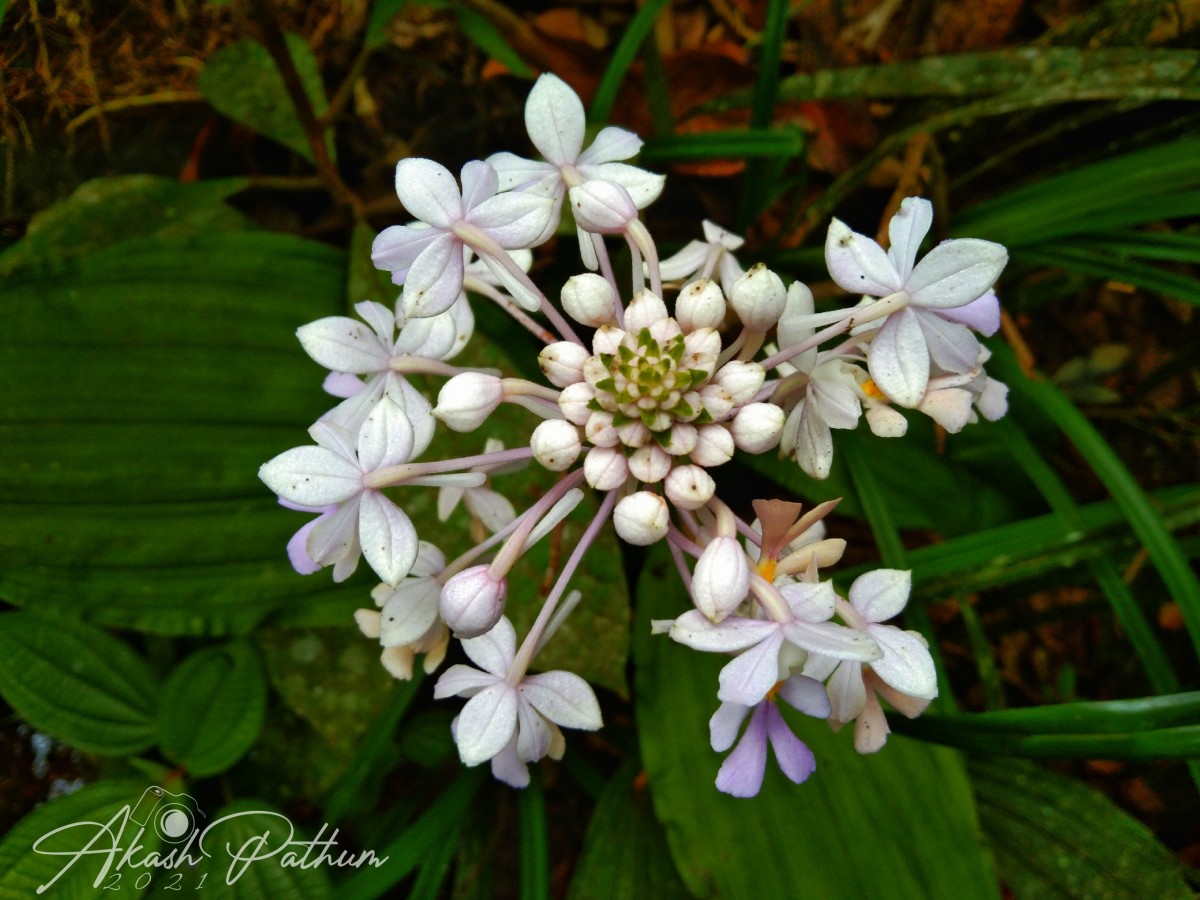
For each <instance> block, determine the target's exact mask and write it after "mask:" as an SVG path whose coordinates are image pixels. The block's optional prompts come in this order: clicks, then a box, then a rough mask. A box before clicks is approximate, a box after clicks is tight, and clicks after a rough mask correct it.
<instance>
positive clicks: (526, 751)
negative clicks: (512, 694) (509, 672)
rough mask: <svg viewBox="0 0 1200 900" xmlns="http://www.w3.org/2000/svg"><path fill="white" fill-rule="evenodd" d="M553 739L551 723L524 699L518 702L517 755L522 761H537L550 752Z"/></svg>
mask: <svg viewBox="0 0 1200 900" xmlns="http://www.w3.org/2000/svg"><path fill="white" fill-rule="evenodd" d="M519 691H520V689H519V688H518V692H519ZM552 739H553V738H552V735H551V732H550V723H549V722H547V721H546V720H545V719H544V718H542V717H541V716H540V715H539V714H538V712H537V710H535V709H534V708H533V707H532V706H530V705H529V704H528V703H526V702H524V700H523V699H522V701H521V702H519V703H518V704H517V757H518V758H519V759H520V760H521V762H537V761H538V760H539V759H541V758H542V757H543V756H545V755H546V754H547V753H549V752H550V743H551V740H552Z"/></svg>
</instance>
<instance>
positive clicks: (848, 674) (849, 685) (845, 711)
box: [829, 661, 867, 722]
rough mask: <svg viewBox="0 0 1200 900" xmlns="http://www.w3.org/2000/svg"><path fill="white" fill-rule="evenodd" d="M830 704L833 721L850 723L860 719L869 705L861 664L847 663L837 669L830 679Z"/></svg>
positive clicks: (830, 714)
mask: <svg viewBox="0 0 1200 900" xmlns="http://www.w3.org/2000/svg"><path fill="white" fill-rule="evenodd" d="M829 703H830V713H829V716H830V718H831V719H832V720H833V721H835V722H850V721H852V720H854V719H856V718H858V714H859V713H861V712H862V711H863V707H864V706H866V704H867V689H866V688H865V687H863V673H862V664H861V663H856V662H850V661H846V662H843V663H842V664H841V665H840V666H838V667H837V669H836V670H835V671H834V673H833V677H832V678H830V679H829Z"/></svg>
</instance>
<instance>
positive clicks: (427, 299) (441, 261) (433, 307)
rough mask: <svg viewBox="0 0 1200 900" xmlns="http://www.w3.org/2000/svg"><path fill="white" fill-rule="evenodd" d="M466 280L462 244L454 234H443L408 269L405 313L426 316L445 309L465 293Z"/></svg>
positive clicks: (404, 302)
mask: <svg viewBox="0 0 1200 900" xmlns="http://www.w3.org/2000/svg"><path fill="white" fill-rule="evenodd" d="M462 281H463V257H462V244H461V243H460V242H459V240H458V238H456V237H454V235H451V234H443V235H440V236H439V237H438V238H437V240H434V241H432V242H431V243H430V244H429V246H428V247H426V248H425V249H424V250H423V251H421V255H420V256H418V257H417V259H416V261H415V262H414V263H413V264H412V268H411V269H409V270H408V278H407V280H406V281H405V282H404V293H402V294H401V295H400V304H401V306H402V308H403V310H404V315H405V316H406V317H416V318H425V317H426V316H436V315H437V314H438V313H444V312H445V311H446V310H448V309H449V308H450V307H451V306H453V305H454V301H455V300H457V299H458V295H459V294H460V293H462Z"/></svg>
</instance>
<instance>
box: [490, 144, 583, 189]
mask: <svg viewBox="0 0 1200 900" xmlns="http://www.w3.org/2000/svg"><path fill="white" fill-rule="evenodd" d="M487 164H488V165H489V166H491V167H492V168H493V169H495V170H496V176H497V178H498V179H499V182H500V190H502V191H528V192H530V193H533V194H540V195H542V196H543V197H550V196H553V195H554V194H555V193H556V192H557V193H560V194H565V193H566V191H567V188H566V185H564V184H563V181H562V176H561V175H560V174H559V171H558V167H557V166H555V165H551V164H550V163H548V162H541V161H540V160H534V159H525V158H524V157H521V156H517V155H516V154H515V153H508V152H503V153H493V154H492V155H491V156H489V157H488V158H487Z"/></svg>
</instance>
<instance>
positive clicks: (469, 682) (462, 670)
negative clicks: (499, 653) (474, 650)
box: [433, 663, 496, 700]
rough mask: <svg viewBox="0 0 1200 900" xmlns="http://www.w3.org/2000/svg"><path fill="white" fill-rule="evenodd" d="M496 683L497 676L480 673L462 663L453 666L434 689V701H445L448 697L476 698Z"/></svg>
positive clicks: (443, 674)
mask: <svg viewBox="0 0 1200 900" xmlns="http://www.w3.org/2000/svg"><path fill="white" fill-rule="evenodd" d="M495 683H496V676H495V675H489V674H488V673H487V672H480V671H479V670H478V669H476V668H474V667H473V666H464V665H463V664H462V663H459V664H458V665H454V666H451V667H450V668H448V669H447V670H446V671H445V672H443V673H442V675H441V677H440V678H438V681H437V685H435V686H434V688H433V699H434V700H445V699H446V698H447V697H474V696H475V695H476V694H478V693H479V692H480V691H482V690H485V689H486V688H489V687H491V686H492V685H494V684H495Z"/></svg>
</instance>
